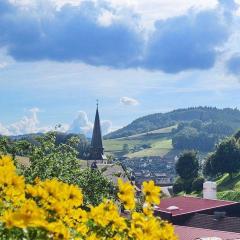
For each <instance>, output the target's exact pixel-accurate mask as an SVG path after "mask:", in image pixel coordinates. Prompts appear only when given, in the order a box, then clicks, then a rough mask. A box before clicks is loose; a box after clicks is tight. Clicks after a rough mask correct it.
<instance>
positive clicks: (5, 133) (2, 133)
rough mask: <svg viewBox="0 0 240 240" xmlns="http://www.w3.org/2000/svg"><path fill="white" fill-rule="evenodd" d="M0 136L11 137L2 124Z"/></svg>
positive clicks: (0, 125)
mask: <svg viewBox="0 0 240 240" xmlns="http://www.w3.org/2000/svg"><path fill="white" fill-rule="evenodd" d="M0 135H9V131H8V129H7V128H6V127H5V126H3V125H2V124H1V123H0Z"/></svg>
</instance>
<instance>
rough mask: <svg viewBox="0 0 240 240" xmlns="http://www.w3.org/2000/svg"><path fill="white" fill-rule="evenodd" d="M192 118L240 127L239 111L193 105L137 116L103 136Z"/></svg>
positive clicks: (135, 132) (116, 135)
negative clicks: (125, 124)
mask: <svg viewBox="0 0 240 240" xmlns="http://www.w3.org/2000/svg"><path fill="white" fill-rule="evenodd" d="M193 120H200V121H202V122H204V123H206V122H221V123H223V124H225V125H227V126H229V127H231V128H232V129H233V130H236V129H238V128H239V127H240V111H239V110H238V109H232V108H224V109H218V108H216V107H193V108H185V109H177V110H173V111H171V112H167V113H155V114H150V115H147V116H144V117H141V118H138V119H136V120H134V121H133V122H132V123H130V124H128V125H127V126H125V127H123V128H121V129H118V130H116V131H114V132H111V133H109V134H107V135H106V136H105V137H104V138H105V139H113V138H121V137H128V136H132V135H135V134H139V133H146V132H149V131H153V130H157V129H161V128H166V127H170V126H172V125H176V124H177V123H180V122H190V121H193Z"/></svg>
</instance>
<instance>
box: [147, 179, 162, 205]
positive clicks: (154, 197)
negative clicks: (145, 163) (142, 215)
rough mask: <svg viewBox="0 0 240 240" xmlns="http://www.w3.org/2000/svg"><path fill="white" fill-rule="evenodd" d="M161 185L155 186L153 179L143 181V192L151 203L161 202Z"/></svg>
mask: <svg viewBox="0 0 240 240" xmlns="http://www.w3.org/2000/svg"><path fill="white" fill-rule="evenodd" d="M160 191H161V189H160V187H158V186H155V184H154V182H153V181H152V180H151V181H149V182H144V183H143V193H144V195H145V200H146V202H147V203H150V204H159V203H160Z"/></svg>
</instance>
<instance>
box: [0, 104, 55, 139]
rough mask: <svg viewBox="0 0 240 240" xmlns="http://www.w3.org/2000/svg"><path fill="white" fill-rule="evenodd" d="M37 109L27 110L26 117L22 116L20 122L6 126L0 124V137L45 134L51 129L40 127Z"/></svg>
mask: <svg viewBox="0 0 240 240" xmlns="http://www.w3.org/2000/svg"><path fill="white" fill-rule="evenodd" d="M38 112H39V109H38V108H32V109H30V110H29V112H28V115H26V116H24V117H23V118H22V119H21V120H20V121H17V122H15V123H12V124H10V125H8V126H3V125H2V124H0V134H2V135H22V134H29V133H38V132H47V131H50V130H51V129H52V128H50V127H40V126H39V120H38V116H37V113H38Z"/></svg>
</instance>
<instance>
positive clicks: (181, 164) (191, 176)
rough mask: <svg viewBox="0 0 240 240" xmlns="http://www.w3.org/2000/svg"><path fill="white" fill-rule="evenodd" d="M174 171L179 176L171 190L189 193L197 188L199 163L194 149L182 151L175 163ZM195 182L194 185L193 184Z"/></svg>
mask: <svg viewBox="0 0 240 240" xmlns="http://www.w3.org/2000/svg"><path fill="white" fill-rule="evenodd" d="M175 168H176V172H177V174H178V175H179V177H178V178H177V179H176V181H175V183H174V185H173V191H174V192H175V193H179V192H181V191H185V192H186V193H191V192H192V191H196V188H198V185H199V181H201V180H200V177H199V176H198V170H199V163H198V158H197V153H196V152H194V151H187V152H183V153H182V154H181V155H180V157H179V159H178V161H177V163H176V166H175ZM193 182H195V185H193Z"/></svg>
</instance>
